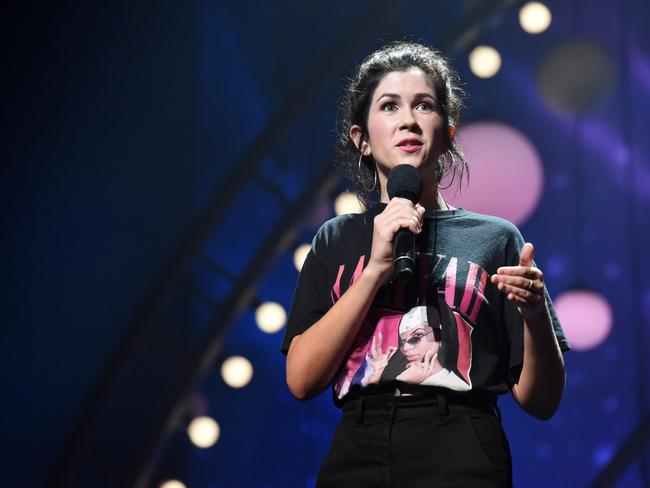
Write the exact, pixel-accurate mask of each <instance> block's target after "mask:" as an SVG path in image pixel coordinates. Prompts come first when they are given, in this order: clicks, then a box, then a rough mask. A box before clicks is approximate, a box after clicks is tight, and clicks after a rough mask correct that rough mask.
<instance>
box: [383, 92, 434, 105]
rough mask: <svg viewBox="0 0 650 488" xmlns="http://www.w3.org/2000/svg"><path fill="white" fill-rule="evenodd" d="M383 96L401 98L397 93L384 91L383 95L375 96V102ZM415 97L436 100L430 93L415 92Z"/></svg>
mask: <svg viewBox="0 0 650 488" xmlns="http://www.w3.org/2000/svg"><path fill="white" fill-rule="evenodd" d="M384 97H389V98H402V97H401V95H398V94H397V93H384V94H383V95H380V96H379V97H378V98H377V100H375V103H376V102H378V101H379V100H381V99H382V98H384ZM415 98H430V99H431V100H433V101H434V102H435V101H436V99H435V98H434V96H433V95H431V94H430V93H416V94H415Z"/></svg>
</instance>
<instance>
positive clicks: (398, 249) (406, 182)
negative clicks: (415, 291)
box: [386, 164, 422, 281]
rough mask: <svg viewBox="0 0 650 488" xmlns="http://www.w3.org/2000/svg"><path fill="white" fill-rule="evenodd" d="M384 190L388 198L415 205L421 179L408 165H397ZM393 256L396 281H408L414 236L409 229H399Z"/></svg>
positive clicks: (413, 266) (418, 197)
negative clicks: (405, 200)
mask: <svg viewBox="0 0 650 488" xmlns="http://www.w3.org/2000/svg"><path fill="white" fill-rule="evenodd" d="M386 189H387V190H388V198H390V199H393V198H395V197H400V198H407V199H409V200H411V202H413V205H415V204H416V203H417V201H418V200H419V199H420V193H422V178H420V173H418V170H417V169H415V168H414V167H413V166H411V165H410V164H398V165H397V166H395V167H394V168H393V169H392V170H391V172H390V173H389V174H388V185H387V188H386ZM393 256H394V257H395V272H396V273H397V277H398V279H400V280H404V281H406V280H410V279H411V278H412V277H413V274H414V268H415V236H414V235H413V232H411V231H410V230H409V229H405V228H401V229H400V230H398V231H397V233H396V234H395V240H394V242H393Z"/></svg>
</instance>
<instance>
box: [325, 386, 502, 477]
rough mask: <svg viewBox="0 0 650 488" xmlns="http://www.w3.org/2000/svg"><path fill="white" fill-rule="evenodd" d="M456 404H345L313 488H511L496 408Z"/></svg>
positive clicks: (440, 398) (438, 400)
mask: <svg viewBox="0 0 650 488" xmlns="http://www.w3.org/2000/svg"><path fill="white" fill-rule="evenodd" d="M463 403H465V404H458V403H455V402H454V400H453V399H452V400H450V399H448V398H447V397H445V396H444V395H440V394H439V395H437V396H436V397H432V398H421V397H417V396H410V397H409V396H401V397H400V396H394V395H392V394H382V395H373V396H372V397H360V398H357V399H356V400H353V401H349V402H347V403H346V404H345V405H344V406H343V414H342V417H341V422H340V423H339V426H338V428H337V430H336V432H335V434H334V438H333V440H332V446H331V448H330V451H329V453H328V454H327V456H326V458H325V461H324V462H323V465H322V467H321V470H320V472H319V474H318V479H317V481H316V487H317V488H334V487H336V488H346V487H350V488H351V487H355V488H364V487H385V488H388V487H399V488H411V487H412V488H419V487H427V488H432V487H441V488H442V487H445V488H446V487H461V488H470V487H511V486H512V460H511V457H510V447H509V445H508V441H507V439H506V437H505V434H504V432H503V428H502V426H501V421H500V418H499V415H498V410H496V407H495V406H489V405H488V406H484V405H468V404H467V402H463Z"/></svg>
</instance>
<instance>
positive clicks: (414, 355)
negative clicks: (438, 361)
mask: <svg viewBox="0 0 650 488" xmlns="http://www.w3.org/2000/svg"><path fill="white" fill-rule="evenodd" d="M400 350H401V351H402V354H403V355H404V356H405V357H406V359H407V360H408V361H409V362H413V361H422V359H423V358H424V355H425V354H426V353H427V351H431V353H432V355H433V357H436V356H437V354H438V351H439V350H440V330H439V329H432V328H431V327H429V326H428V325H420V326H418V327H414V328H412V329H409V330H407V331H406V332H404V333H402V334H401V335H400Z"/></svg>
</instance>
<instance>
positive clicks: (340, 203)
mask: <svg viewBox="0 0 650 488" xmlns="http://www.w3.org/2000/svg"><path fill="white" fill-rule="evenodd" d="M334 212H335V213H336V215H345V214H351V213H361V212H363V206H362V204H361V202H360V200H359V198H358V197H357V194H356V193H353V192H350V191H344V192H343V193H341V194H340V195H339V196H338V197H336V200H334Z"/></svg>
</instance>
